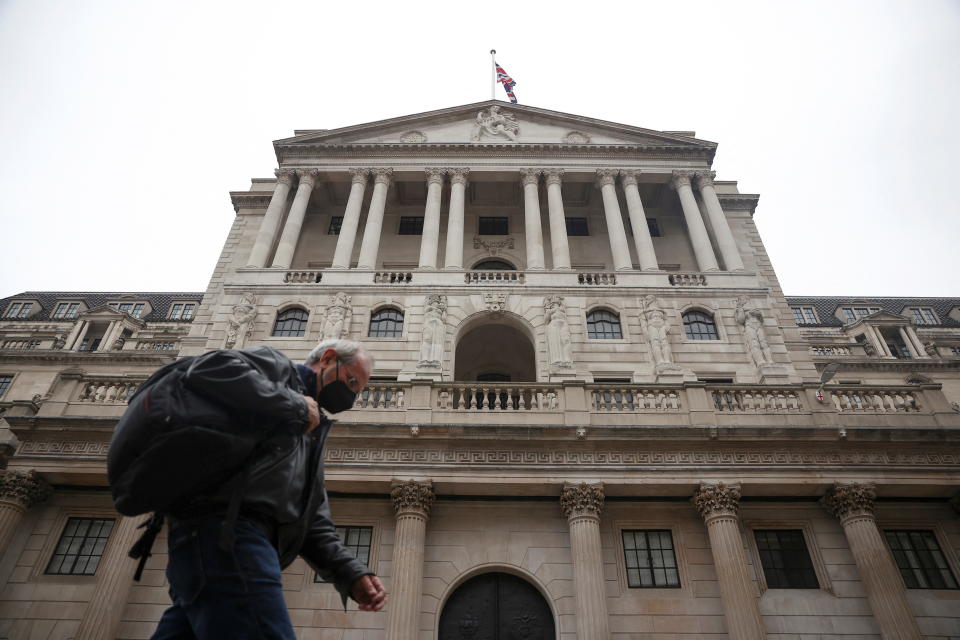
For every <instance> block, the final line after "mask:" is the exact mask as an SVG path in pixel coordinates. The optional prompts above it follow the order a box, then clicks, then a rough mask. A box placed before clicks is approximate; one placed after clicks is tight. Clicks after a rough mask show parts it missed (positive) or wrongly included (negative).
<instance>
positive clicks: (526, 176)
mask: <svg viewBox="0 0 960 640" xmlns="http://www.w3.org/2000/svg"><path fill="white" fill-rule="evenodd" d="M520 181H521V182H522V183H523V229H524V232H525V234H526V235H525V238H526V244H527V269H529V270H531V271H542V270H543V269H544V266H545V263H544V260H543V229H542V228H541V227H540V170H539V169H520Z"/></svg>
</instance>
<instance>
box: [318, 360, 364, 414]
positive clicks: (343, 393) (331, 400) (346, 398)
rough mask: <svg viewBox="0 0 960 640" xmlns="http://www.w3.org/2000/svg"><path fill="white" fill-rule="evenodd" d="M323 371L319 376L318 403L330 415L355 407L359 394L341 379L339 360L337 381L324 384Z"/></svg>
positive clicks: (338, 362) (338, 363)
mask: <svg viewBox="0 0 960 640" xmlns="http://www.w3.org/2000/svg"><path fill="white" fill-rule="evenodd" d="M323 373H324V372H323V371H321V372H320V375H319V376H318V377H319V379H320V390H319V391H318V392H317V402H318V403H320V406H321V407H323V408H324V409H326V410H327V411H329V412H330V413H340V412H341V411H346V410H347V409H349V408H350V407H352V406H353V403H354V401H355V400H356V399H357V394H356V392H355V391H352V390H351V389H350V387H348V386H347V383H346V382H344V381H343V380H341V379H340V361H339V360H337V379H336V380H334V381H333V382H331V383H330V384H328V385H324V384H323Z"/></svg>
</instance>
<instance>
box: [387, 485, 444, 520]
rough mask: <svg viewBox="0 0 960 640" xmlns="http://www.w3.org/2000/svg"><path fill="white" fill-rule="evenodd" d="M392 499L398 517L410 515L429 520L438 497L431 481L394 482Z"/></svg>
mask: <svg viewBox="0 0 960 640" xmlns="http://www.w3.org/2000/svg"><path fill="white" fill-rule="evenodd" d="M390 499H391V500H392V501H393V508H394V509H395V510H396V512H397V517H400V516H401V515H407V514H410V515H418V516H420V517H422V518H424V519H427V518H429V517H430V510H431V509H432V508H433V503H434V502H435V501H436V499H437V496H436V494H435V493H434V492H433V483H432V482H430V481H429V480H425V481H417V480H406V481H404V480H394V481H393V482H392V483H391V484H390Z"/></svg>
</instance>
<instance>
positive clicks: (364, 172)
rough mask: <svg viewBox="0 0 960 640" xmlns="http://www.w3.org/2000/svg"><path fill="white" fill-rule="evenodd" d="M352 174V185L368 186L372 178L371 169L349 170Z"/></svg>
mask: <svg viewBox="0 0 960 640" xmlns="http://www.w3.org/2000/svg"><path fill="white" fill-rule="evenodd" d="M349 171H350V173H351V174H352V175H353V178H352V179H351V183H352V184H362V185H366V184H367V178H369V177H370V169H357V168H354V169H349Z"/></svg>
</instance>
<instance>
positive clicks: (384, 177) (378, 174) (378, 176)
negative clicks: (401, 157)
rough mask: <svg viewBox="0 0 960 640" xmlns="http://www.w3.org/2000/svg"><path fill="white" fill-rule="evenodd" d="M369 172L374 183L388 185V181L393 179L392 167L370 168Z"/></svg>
mask: <svg viewBox="0 0 960 640" xmlns="http://www.w3.org/2000/svg"><path fill="white" fill-rule="evenodd" d="M370 173H372V174H373V182H374V184H385V185H387V186H390V181H391V180H393V169H390V168H381V169H371V170H370Z"/></svg>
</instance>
